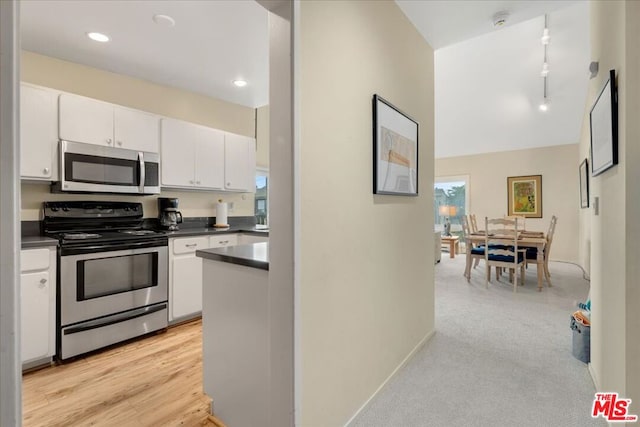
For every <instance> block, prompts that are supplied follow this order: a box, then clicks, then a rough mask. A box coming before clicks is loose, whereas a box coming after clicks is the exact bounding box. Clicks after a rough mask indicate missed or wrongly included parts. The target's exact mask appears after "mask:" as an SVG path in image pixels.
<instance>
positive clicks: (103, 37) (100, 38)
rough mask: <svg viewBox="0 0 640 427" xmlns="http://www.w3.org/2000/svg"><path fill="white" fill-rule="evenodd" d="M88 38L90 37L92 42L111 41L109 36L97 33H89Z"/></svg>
mask: <svg viewBox="0 0 640 427" xmlns="http://www.w3.org/2000/svg"><path fill="white" fill-rule="evenodd" d="M87 37H89V38H90V39H91V40H94V41H97V42H100V43H106V42H108V41H109V40H111V39H110V38H109V36H107V35H106V34H102V33H96V32H91V33H87Z"/></svg>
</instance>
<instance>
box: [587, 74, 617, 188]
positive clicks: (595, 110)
mask: <svg viewBox="0 0 640 427" xmlns="http://www.w3.org/2000/svg"><path fill="white" fill-rule="evenodd" d="M589 125H590V130H591V175H592V176H597V175H600V174H601V173H602V172H604V171H606V170H607V169H609V168H610V167H613V165H617V164H618V96H617V92H616V72H615V70H611V71H609V78H608V79H607V81H606V82H605V84H604V87H603V88H602V90H601V91H600V94H599V95H598V98H596V102H595V103H594V104H593V107H592V108H591V112H590V113H589Z"/></svg>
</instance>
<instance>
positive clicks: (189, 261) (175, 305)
mask: <svg viewBox="0 0 640 427" xmlns="http://www.w3.org/2000/svg"><path fill="white" fill-rule="evenodd" d="M237 244H238V234H236V233H231V234H220V235H217V236H196V237H176V238H172V239H169V322H170V323H171V322H173V323H176V322H179V321H182V320H187V319H189V318H191V317H196V316H198V315H199V314H200V313H201V312H202V258H198V257H196V251H197V250H201V249H208V248H221V247H224V246H234V245H237Z"/></svg>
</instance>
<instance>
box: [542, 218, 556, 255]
mask: <svg viewBox="0 0 640 427" xmlns="http://www.w3.org/2000/svg"><path fill="white" fill-rule="evenodd" d="M557 222H558V217H557V216H555V215H553V216H552V217H551V223H549V230H548V231H547V236H546V237H547V243H546V244H545V247H544V255H545V257H547V259H548V258H549V252H551V242H553V233H555V231H556V223H557Z"/></svg>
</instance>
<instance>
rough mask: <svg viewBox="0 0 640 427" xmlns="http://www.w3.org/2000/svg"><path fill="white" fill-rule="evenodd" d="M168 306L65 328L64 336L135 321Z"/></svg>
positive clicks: (151, 307) (145, 308) (116, 315)
mask: <svg viewBox="0 0 640 427" xmlns="http://www.w3.org/2000/svg"><path fill="white" fill-rule="evenodd" d="M166 308H167V304H165V303H162V304H158V305H154V306H150V307H142V308H137V309H135V310H131V311H127V312H125V313H118V314H114V315H112V316H107V317H103V318H102V319H96V320H92V321H90V322H84V323H83V324H82V325H80V326H73V327H71V328H65V329H64V334H65V335H71V334H77V333H80V332H84V331H89V330H91V329H97V328H102V327H104V326H109V325H115V324H116V323H121V322H126V321H127V320H131V319H135V318H137V317H142V316H146V315H148V314H151V313H155V312H157V311H161V310H165V309H166Z"/></svg>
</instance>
